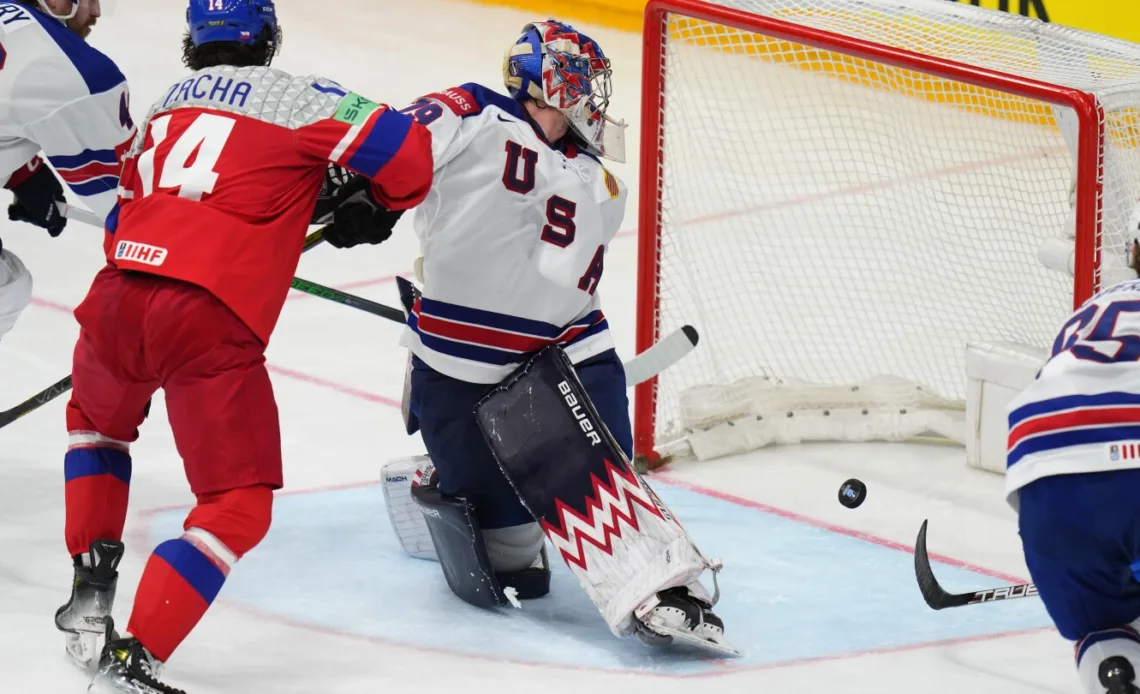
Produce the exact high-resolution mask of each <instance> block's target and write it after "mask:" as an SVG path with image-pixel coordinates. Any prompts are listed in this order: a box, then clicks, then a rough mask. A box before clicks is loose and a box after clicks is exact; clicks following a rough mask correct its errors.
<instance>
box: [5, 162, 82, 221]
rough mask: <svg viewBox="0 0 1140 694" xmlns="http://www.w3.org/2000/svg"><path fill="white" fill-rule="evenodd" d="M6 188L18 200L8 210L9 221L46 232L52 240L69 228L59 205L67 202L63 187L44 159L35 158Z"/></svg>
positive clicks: (19, 170)
mask: <svg viewBox="0 0 1140 694" xmlns="http://www.w3.org/2000/svg"><path fill="white" fill-rule="evenodd" d="M4 187H5V188H7V189H9V190H11V191H12V192H13V193H14V194H15V196H16V199H15V200H14V201H13V202H12V204H11V205H9V206H8V219H10V220H12V221H13V222H28V223H29V224H35V225H36V226H38V227H42V228H44V229H47V232H48V233H49V234H51V236H52V237H53V238H54V237H56V236H59V235H60V233H61V232H62V231H63V228H64V227H65V226H67V217H64V216H63V213H62V212H60V209H59V204H58V203H62V202H67V198H66V197H65V196H64V194H63V184H61V183H60V182H59V179H58V178H56V176H55V172H53V171H52V170H51V168H50V167H47V166H45V165H44V160H43V159H41V158H39V157H36V158H35V159H33V160H31V161H30V162H28V164H27V166H24V167H21V168H20V169H18V170H17V171H16V172H15V173H14V174H12V176H11V177H10V178H9V179H8V183H6V184H5V185H4Z"/></svg>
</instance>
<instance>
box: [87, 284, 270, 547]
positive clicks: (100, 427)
mask: <svg viewBox="0 0 1140 694" xmlns="http://www.w3.org/2000/svg"><path fill="white" fill-rule="evenodd" d="M75 316H76V318H77V319H78V320H79V324H80V326H81V328H82V331H81V332H80V336H79V342H78V344H76V346H75V356H74V362H73V367H72V379H73V384H74V386H73V387H74V389H73V391H72V395H71V402H70V403H69V404H68V407H67V428H68V431H69V432H71V435H72V436H71V439H72V444H71V448H72V452H73V453H79V452H80V451H78V450H76V449H89V450H83V453H84V456H83V457H78V456H72V454H69V468H68V471H67V479H68V483H67V489H68V493H67V497H68V498H67V521H68V522H67V526H68V527H67V544H68V551H69V552H70V553H71V554H72V555H74V554H78V553H79V552H84V551H87V547H88V545H89V544H90V542H91V541H93V540H95V539H98V538H108V539H119V538H120V537H121V535H122V525H123V521H124V519H125V516H126V497H127V485H129V482H130V474H131V470H130V468H131V462H130V459H129V455H127V454H126V448H127V447H126V444H128V443H130V442H132V441H135V440H136V439H137V438H138V427H139V426H140V425H141V424H142V422H143V419H144V417H145V414H144V413H145V411H146V407H147V402H148V401H149V400H150V398H151V396H152V395H153V394H154V393H155V391H156V390H158V389H159V388H162V389H163V390H164V391H165V394H166V408H167V412H168V415H169V418H170V427H171V429H172V431H173V433H174V441H175V444H176V445H177V447H178V453H179V454H180V455H181V456H182V461H183V464H184V466H185V470H186V477H187V479H188V480H189V482H190V489H191V491H193V492H194V494H195V495H197V496H198V497H199V498H201V497H202V496H203V495H208V494H216V493H221V492H226V491H229V490H233V489H239V488H243V487H251V486H259V485H260V486H266V487H269V488H271V489H277V488H280V487H281V484H282V479H281V433H280V427H279V424H278V415H277V403H276V401H275V400H274V398H273V389H272V386H271V384H270V381H269V374H268V372H267V371H266V369H265V356H264V350H265V346H264V345H263V344H262V343H261V342H260V341H259V340H258V339H257V338H256V337H255V336H254V334H253V333H252V332H251V331H250V330H249V328H247V327H246V326H245V324H244V323H242V322H241V321H240V320H239V319H238V318H237V316H235V315H234V314H233V313H232V312H230V310H229V309H228V308H226V307H225V305H223V304H222V303H221V302H220V301H218V300H217V299H216V298H214V296H213V295H211V294H210V293H209V292H207V291H206V290H204V289H202V288H200V287H197V286H194V285H191V284H187V283H184V282H179V281H177V280H171V279H167V278H163V277H158V276H153V275H146V274H137V273H127V272H121V271H119V270H117V269H115V268H113V267H111V266H108V267H106V268H104V269H103V270H102V271H100V272H99V274H98V275H97V276H96V278H95V281H94V283H93V284H92V287H91V290H90V292H89V293H88V295H87V298H86V299H85V300H84V301H83V303H82V304H81V305H80V306H79V308H77V309H76V311H75ZM120 451H121V454H120ZM88 454H91V455H88ZM73 457H75V458H79V459H77V460H76V461H74V462H72V461H71V460H70V458H73ZM88 487H91V488H90V489H88ZM120 501H121V503H120ZM259 539H260V538H259Z"/></svg>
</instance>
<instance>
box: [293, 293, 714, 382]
mask: <svg viewBox="0 0 1140 694" xmlns="http://www.w3.org/2000/svg"><path fill="white" fill-rule="evenodd" d="M397 279H399V278H397ZM291 286H292V287H293V289H298V290H300V291H303V292H305V293H306V294H312V295H313V296H315V297H318V298H321V299H325V300H327V301H335V302H336V303H338V304H343V305H345V306H350V307H352V308H355V309H359V310H361V311H364V312H365V313H371V314H372V315H374V316H380V317H381V318H387V319H388V320H390V321H393V322H396V323H406V322H407V316H406V315H405V314H404V312H403V311H402V310H400V309H398V308H393V307H391V306H385V305H384V304H378V303H376V302H375V301H369V300H368V299H365V298H362V297H359V296H356V295H355V294H349V293H348V292H342V291H340V290H339V289H333V288H332V287H327V286H325V285H323V284H317V283H316V282H310V281H308V280H304V279H301V278H300V277H294V278H293V284H292V285H291ZM698 340H700V335H698V334H697V329H696V328H694V327H693V326H691V325H686V326H682V327H681V328H680V329H678V330H674V331H673V332H671V333H669V334H668V335H667V336H665V338H664V339H662V340H659V341H658V342H657V343H656V344H654V345H653V346H652V347H650V348H649V349H647V350H645V351H644V352H642V353H641V354H639V355H637V356H636V357H634V358H633V359H630V360H629V361H627V362H626V363H625V364H623V365H622V366H624V367H625V378H626V383H627V384H628V385H630V386H635V385H637V384H638V383H641V382H642V381H648V380H649V379H651V378H653V377H654V376H656V375H657V374H659V373H661V372H662V371H664V370H665V369H667V368H669V367H670V366H672V365H674V364H676V363H677V362H679V361H681V360H682V359H684V358H685V357H686V356H687V355H688V354H689V352H692V351H693V348H694V347H696V346H697V341H698Z"/></svg>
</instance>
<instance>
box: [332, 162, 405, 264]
mask: <svg viewBox="0 0 1140 694" xmlns="http://www.w3.org/2000/svg"><path fill="white" fill-rule="evenodd" d="M371 187H372V182H371V181H369V180H368V179H367V178H365V177H364V176H358V175H356V174H353V175H352V177H351V178H350V179H349V180H348V182H346V183H344V184H343V185H341V186H340V188H339V189H338V190H337V192H336V194H335V203H336V204H335V207H334V208H333V210H332V225H331V226H330V227H329V228H327V229H325V240H326V241H328V242H329V243H330V244H331V245H333V246H335V247H336V248H352V247H353V246H358V245H360V244H362V243H368V244H378V243H384V242H385V241H387V240H388V238H389V237H390V236H391V235H392V229H393V227H395V226H396V222H398V221H399V220H400V216H401V215H403V214H404V211H403V210H398V211H395V212H393V211H392V210H389V209H388V208H386V207H384V206H383V205H381V204H380V203H378V202H376V201H375V200H374V199H373V198H372V193H371V191H370V189H371Z"/></svg>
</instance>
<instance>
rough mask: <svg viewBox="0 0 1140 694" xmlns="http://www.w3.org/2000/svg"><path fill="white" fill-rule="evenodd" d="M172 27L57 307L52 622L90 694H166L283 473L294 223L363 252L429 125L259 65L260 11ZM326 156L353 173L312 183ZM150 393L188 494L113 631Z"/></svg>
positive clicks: (264, 36) (266, 42)
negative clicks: (142, 113) (112, 198)
mask: <svg viewBox="0 0 1140 694" xmlns="http://www.w3.org/2000/svg"><path fill="white" fill-rule="evenodd" d="M188 21H189V31H188V34H187V38H186V41H185V44H184V60H185V62H186V64H187V66H188V67H190V68H191V69H193V70H195V72H194V73H193V74H191V75H190V76H188V77H187V78H186V79H184V80H182V81H180V82H178V83H177V84H175V85H173V86H172V87H171V88H170V89H169V90H168V91H167V92H166V93H165V94H163V95H162V97H161V98H160V99H159V100H158V101H157V102H156V103H155V104H154V106H153V107H152V108H151V110H150V112H149V114H148V115H147V117H146V119H145V121H144V122H143V123H142V125H141V127H140V132H139V136H138V138H137V139H136V140H135V143H134V145H133V147H132V149H131V151H130V152H129V153H128V157H127V160H126V162H125V164H124V167H123V174H122V191H121V193H120V205H119V207H118V209H117V210H115V211H114V212H112V214H111V216H110V218H109V219H108V223H107V230H108V232H109V235H108V243H107V258H108V261H109V262H108V265H107V266H106V267H105V268H104V269H103V270H102V271H100V273H99V274H98V275H97V276H96V278H95V280H94V283H93V284H92V286H91V289H90V291H89V293H88V295H87V297H86V299H85V300H84V301H83V303H82V304H81V305H80V306H79V308H77V309H76V311H75V315H76V318H77V319H78V321H79V323H80V326H81V327H82V331H81V333H80V337H79V341H78V343H77V345H76V347H75V355H74V363H73V369H72V373H73V380H74V390H73V392H72V398H71V402H70V403H69V404H68V408H67V427H68V431H69V433H70V447H69V449H68V452H67V456H66V459H65V464H64V471H65V476H66V510H67V513H66V541H67V548H68V552H69V554H70V555H71V557H72V558H73V561H74V566H75V582H74V589H73V593H72V598H71V600H70V601H69V602H68V604H66V605H64V606H63V607H62V608H60V610H59V612H58V613H57V616H56V623H57V625H58V626H59V628H60V629H61V630H63V631H65V632H66V633H67V636H68V643H69V651H70V652H71V653H72V655H73V656H74V657H76V658H77V659H79V660H83V659H84V658H86V659H87V660H88V661H90V659H91V658H92V657H93V650H94V643H93V635H92V634H91V633H90V632H89V631H87V630H92V629H99V628H100V627H105V630H106V631H105V633H106V638H107V641H108V643H107V644H106V646H105V647H104V649H103V651H102V655H101V657H100V660H99V664H98V670H97V673H96V674H95V677H94V680H93V682H92V684H91V688H90V689H89V690H88V691H90V692H98V693H100V694H127V693H129V694H155V693H164V692H173V691H175V690H173V689H172V688H170V687H168V686H166V685H163V684H162V683H161V682H159V680H158V676H159V672H158V670H159V667H158V666H159V664H160V663H161V662H164V661H166V660H167V659H168V658H169V657H170V655H171V654H172V653H173V652H174V650H175V648H177V646H178V645H179V644H180V643H181V642H182V640H183V639H184V638H185V637H186V636H187V635H188V634H189V633H190V631H191V630H192V629H193V628H194V626H195V624H196V623H197V622H198V621H199V620H200V619H201V617H202V616H203V614H204V613H205V612H206V609H207V608H208V607H209V605H210V603H211V602H212V601H213V600H214V598H215V596H216V595H217V594H218V591H219V590H220V589H221V587H222V584H223V582H224V581H225V578H226V576H227V575H228V573H229V571H230V570H231V568H232V567H233V565H234V564H235V563H236V562H237V561H238V560H239V559H240V558H241V557H242V556H243V555H244V554H245V553H247V552H249V551H250V550H251V549H252V548H253V547H254V546H256V545H257V544H258V543H259V542H260V541H261V539H262V538H263V537H264V536H265V534H266V532H267V531H268V529H269V524H270V509H271V505H272V500H273V490H274V489H277V488H279V487H281V486H282V474H281V443H280V433H279V430H278V418H277V407H276V404H275V402H274V398H273V393H272V390H271V386H270V381H269V376H268V374H267V372H266V369H265V365H264V362H265V358H264V351H265V347H266V343H267V342H268V341H269V338H270V335H271V333H272V332H273V328H274V325H275V324H276V322H277V319H278V316H279V314H280V312H281V308H282V306H283V304H284V301H285V296H286V294H287V292H288V291H289V283H290V279H291V277H292V275H293V273H294V271H295V269H296V266H297V262H298V260H299V257H300V253H301V250H302V245H303V243H302V242H303V238H304V236H305V232H306V231H307V227H308V224H309V223H310V221H313V220H317V219H320V218H321V217H324V216H329V217H331V218H332V226H331V228H330V229H329V230H328V231H327V232H326V238H327V239H329V240H330V242H332V243H333V244H334V245H336V246H339V247H347V246H352V245H355V244H357V243H380V242H382V241H384V240H386V239H387V238H388V236H389V235H390V234H391V230H392V226H393V225H394V224H395V221H396V219H397V218H398V217H399V215H400V211H402V210H404V209H407V208H409V207H412V206H415V205H417V204H419V202H420V201H421V200H422V199H423V198H424V196H425V195H426V194H427V191H428V189H429V187H430V185H431V180H432V156H431V149H430V141H431V137H430V134H429V132H428V131H427V130H426V129H424V128H423V127H422V126H420V125H418V124H416V123H414V121H413V120H412V119H411V118H410V117H408V116H405V115H403V114H400V113H398V112H396V111H394V110H390V109H389V108H388V107H386V106H384V105H381V104H377V103H374V102H372V101H369V100H368V99H366V98H364V97H362V96H359V95H357V94H353V93H351V92H348V91H347V90H345V89H343V88H342V87H341V86H339V85H338V84H336V83H334V82H331V81H329V80H326V79H323V78H320V77H311V76H310V77H295V76H293V75H290V74H287V73H284V72H281V71H279V70H274V69H272V68H270V67H268V65H269V63H270V61H271V60H272V58H273V56H274V54H275V53H276V49H277V44H278V37H279V33H278V26H277V19H276V14H275V9H274V5H273V2H272V0H191V2H190V8H189V12H188ZM330 162H331V163H332V164H334V165H337V166H340V167H344V168H346V169H348V170H349V171H351V172H355V173H354V174H353V175H350V176H347V177H340V176H337V177H332V176H330V177H329V178H328V179H327V182H326V170H327V169H328V168H329V165H330ZM323 183H324V184H325V185H324V186H323V189H322V184H323ZM321 195H323V198H324V199H323V200H321V201H320V202H321V205H320V206H319V207H320V209H315V208H317V207H318V205H317V203H318V197H319V196H321ZM159 388H163V389H164V391H165V394H166V405H167V409H168V412H169V418H170V424H171V429H172V430H173V433H174V438H175V443H176V445H177V447H178V451H179V453H180V454H181V456H182V458H183V462H184V466H185V470H186V476H187V478H188V480H189V483H190V488H191V491H192V492H193V493H194V494H195V496H196V497H197V501H198V503H197V506H196V507H195V508H194V509H193V510H192V511H191V512H190V514H189V516H188V517H187V519H186V522H185V526H184V527H185V533H184V534H183V535H182V536H181V537H179V538H177V539H173V540H169V541H167V542H163V543H162V544H160V545H159V546H158V547H157V548H156V549H155V550H154V553H153V554H152V555H151V557H150V559H149V560H148V562H147V565H146V567H145V569H144V572H143V575H142V579H141V581H140V584H139V588H138V591H137V593H136V596H135V602H134V609H133V612H132V614H131V617H130V621H129V622H128V623H127V625H126V630H125V632H123V633H122V634H121V635H120V634H119V633H118V632H116V631H115V630H114V628H113V626H114V625H113V624H112V621H111V619H110V611H111V606H112V602H113V599H114V594H115V587H116V580H117V574H116V567H117V564H118V562H119V560H120V558H121V557H122V553H123V545H122V543H121V539H122V533H123V525H124V522H125V518H126V510H127V494H128V486H129V483H130V477H131V458H130V454H129V446H130V443H131V442H132V441H134V440H136V438H137V436H138V431H137V427H138V426H139V425H140V424H141V423H142V421H143V417H144V411H145V408H146V405H147V401H148V399H149V398H150V397H151V395H152V394H153V393H154V392H155V391H156V390H157V389H159Z"/></svg>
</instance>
